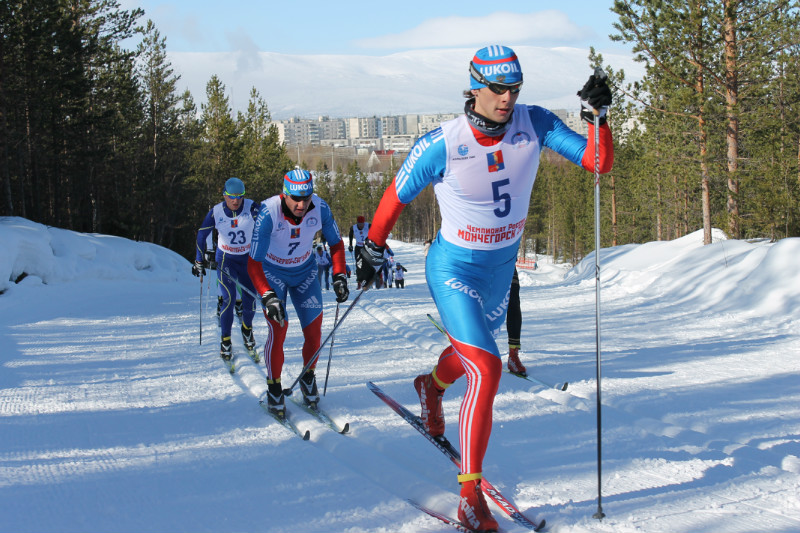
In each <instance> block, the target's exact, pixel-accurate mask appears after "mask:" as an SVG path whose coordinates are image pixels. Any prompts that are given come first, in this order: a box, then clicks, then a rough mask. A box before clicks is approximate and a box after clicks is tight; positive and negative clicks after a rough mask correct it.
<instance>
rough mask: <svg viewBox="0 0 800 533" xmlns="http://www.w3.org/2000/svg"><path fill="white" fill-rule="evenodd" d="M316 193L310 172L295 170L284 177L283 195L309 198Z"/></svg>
mask: <svg viewBox="0 0 800 533" xmlns="http://www.w3.org/2000/svg"><path fill="white" fill-rule="evenodd" d="M313 192H314V180H313V179H312V178H311V173H310V172H309V171H308V170H301V169H299V168H298V169H295V170H292V171H290V172H287V173H286V175H285V176H283V194H286V195H288V196H309V195H311V193H313Z"/></svg>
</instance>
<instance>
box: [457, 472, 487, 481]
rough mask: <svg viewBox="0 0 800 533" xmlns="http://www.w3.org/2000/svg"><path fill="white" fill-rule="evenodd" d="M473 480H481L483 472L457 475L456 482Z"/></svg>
mask: <svg viewBox="0 0 800 533" xmlns="http://www.w3.org/2000/svg"><path fill="white" fill-rule="evenodd" d="M475 479H483V472H476V473H474V474H459V475H458V482H459V483H465V482H467V481H472V480H475Z"/></svg>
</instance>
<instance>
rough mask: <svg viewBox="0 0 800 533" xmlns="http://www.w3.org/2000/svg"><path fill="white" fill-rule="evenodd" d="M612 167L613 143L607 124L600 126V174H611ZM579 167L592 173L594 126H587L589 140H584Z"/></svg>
mask: <svg viewBox="0 0 800 533" xmlns="http://www.w3.org/2000/svg"><path fill="white" fill-rule="evenodd" d="M613 165H614V141H613V139H612V138H611V128H609V127H608V124H603V125H602V126H600V174H606V173H608V172H611V167H612V166H613ZM581 166H583V168H585V169H586V170H588V171H589V172H594V124H592V123H590V124H589V138H588V139H587V140H586V151H585V152H584V153H583V159H581Z"/></svg>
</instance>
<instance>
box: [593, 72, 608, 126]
mask: <svg viewBox="0 0 800 533" xmlns="http://www.w3.org/2000/svg"><path fill="white" fill-rule="evenodd" d="M594 78H595V79H596V80H605V79H607V78H608V76H607V75H606V73H605V71H603V69H602V68H601V67H600V66H599V65H598V66H596V67H594ZM592 114H593V115H595V116H597V115H599V114H600V110H598V109H592Z"/></svg>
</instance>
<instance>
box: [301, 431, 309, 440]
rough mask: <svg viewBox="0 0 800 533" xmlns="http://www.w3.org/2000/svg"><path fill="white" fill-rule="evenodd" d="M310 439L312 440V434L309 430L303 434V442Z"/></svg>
mask: <svg viewBox="0 0 800 533" xmlns="http://www.w3.org/2000/svg"><path fill="white" fill-rule="evenodd" d="M310 438H311V432H310V431H309V430H306V432H305V433H303V440H308V439H310Z"/></svg>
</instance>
